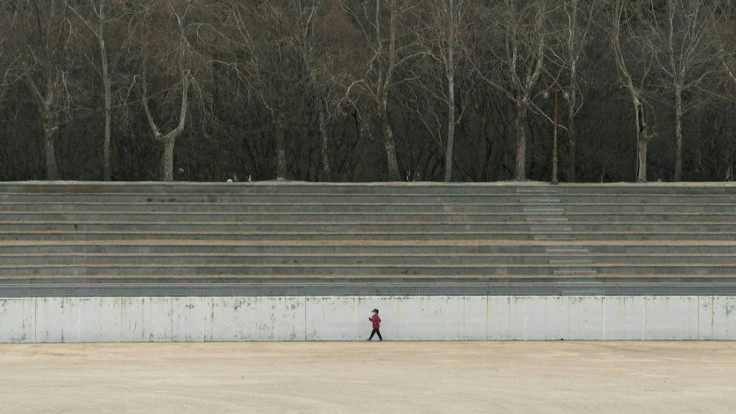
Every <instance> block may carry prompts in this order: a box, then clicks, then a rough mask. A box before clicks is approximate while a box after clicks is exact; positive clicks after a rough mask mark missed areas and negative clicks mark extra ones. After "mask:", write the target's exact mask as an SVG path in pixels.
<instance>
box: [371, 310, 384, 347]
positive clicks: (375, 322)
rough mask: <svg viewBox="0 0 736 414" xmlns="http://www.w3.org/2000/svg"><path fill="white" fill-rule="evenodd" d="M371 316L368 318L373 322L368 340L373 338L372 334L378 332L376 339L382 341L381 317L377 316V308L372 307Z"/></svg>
mask: <svg viewBox="0 0 736 414" xmlns="http://www.w3.org/2000/svg"><path fill="white" fill-rule="evenodd" d="M372 312H373V316H371V317H370V318H368V320H369V321H371V322H373V331H371V336H370V338H368V340H369V341H372V340H373V335H375V334H378V339H379V340H380V341H383V337H382V336H381V331H380V329H381V317H380V316H378V309H373V311H372Z"/></svg>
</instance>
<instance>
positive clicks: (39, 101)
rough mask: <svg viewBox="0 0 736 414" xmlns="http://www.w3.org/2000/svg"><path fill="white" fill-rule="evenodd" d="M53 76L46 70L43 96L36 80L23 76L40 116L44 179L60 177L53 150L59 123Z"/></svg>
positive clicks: (27, 75) (29, 76) (28, 75)
mask: <svg viewBox="0 0 736 414" xmlns="http://www.w3.org/2000/svg"><path fill="white" fill-rule="evenodd" d="M53 76H54V75H53V72H52V71H51V70H47V71H46V95H45V96H44V95H43V94H41V91H40V90H39V89H38V87H37V86H36V82H35V81H34V80H33V78H31V75H30V74H26V77H25V79H26V84H27V85H28V88H30V89H31V92H32V93H33V96H34V97H35V99H36V107H37V108H38V114H39V116H40V118H41V127H42V128H43V144H44V154H45V157H46V179H47V180H52V181H53V180H59V179H61V175H60V174H59V167H58V165H57V163H56V152H55V150H54V140H55V139H56V134H57V133H58V132H59V123H58V122H57V115H56V113H55V110H56V109H55V105H56V103H55V99H56V95H55V94H54V84H53V83H54V80H53Z"/></svg>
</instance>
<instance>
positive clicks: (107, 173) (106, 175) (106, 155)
mask: <svg viewBox="0 0 736 414" xmlns="http://www.w3.org/2000/svg"><path fill="white" fill-rule="evenodd" d="M100 8H102V6H100ZM99 30H100V32H99V36H97V39H98V41H99V45H100V55H101V60H102V83H103V85H104V88H105V140H104V144H103V146H102V148H103V150H102V152H103V168H102V179H103V180H105V181H110V180H111V179H112V166H111V162H110V146H111V141H112V138H111V135H112V132H111V130H110V129H111V127H110V124H111V118H112V92H111V84H112V82H111V81H110V74H109V72H108V65H107V48H106V47H105V38H104V37H103V36H102V23H100V29H99Z"/></svg>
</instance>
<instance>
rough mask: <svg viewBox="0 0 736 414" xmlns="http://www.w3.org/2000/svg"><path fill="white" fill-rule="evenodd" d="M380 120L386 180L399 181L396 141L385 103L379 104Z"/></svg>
mask: <svg viewBox="0 0 736 414" xmlns="http://www.w3.org/2000/svg"><path fill="white" fill-rule="evenodd" d="M379 118H380V121H381V130H382V132H383V140H384V142H383V145H384V148H385V149H386V161H387V162H388V180H389V181H401V174H400V173H399V162H398V160H397V158H396V143H395V142H394V131H393V130H392V129H391V123H390V122H389V118H388V110H387V108H386V104H385V103H384V104H382V105H381V111H380V112H379Z"/></svg>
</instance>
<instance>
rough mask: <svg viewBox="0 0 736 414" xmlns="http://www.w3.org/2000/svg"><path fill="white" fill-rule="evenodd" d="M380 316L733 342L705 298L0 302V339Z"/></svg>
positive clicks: (723, 318) (195, 331) (217, 335)
mask: <svg viewBox="0 0 736 414" xmlns="http://www.w3.org/2000/svg"><path fill="white" fill-rule="evenodd" d="M373 308H378V309H380V310H381V315H382V318H383V320H384V323H383V326H382V329H381V330H382V332H383V334H384V335H385V337H386V338H388V339H391V340H558V339H565V340H733V339H736V317H734V309H736V298H734V297H711V296H702V297H699V296H670V297H657V296H654V297H651V296H628V297H624V296H615V297H614V296H580V297H576V296H562V297H561V296H523V297H522V296H488V297H485V296H479V297H475V296H474V297H457V296H426V297H422V296H411V297H183V298H172V297H155V298H154V297H126V298H122V297H120V298H107V297H92V298H71V297H67V298H17V299H0V342H11V343H16V342H18V343H34V342H38V343H46V342H52V343H53V342H202V341H205V342H210V341H305V340H306V341H354V340H361V339H364V338H365V336H366V334H367V333H368V332H369V331H370V323H369V322H368V320H367V318H368V316H369V312H370V310H371V309H373Z"/></svg>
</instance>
